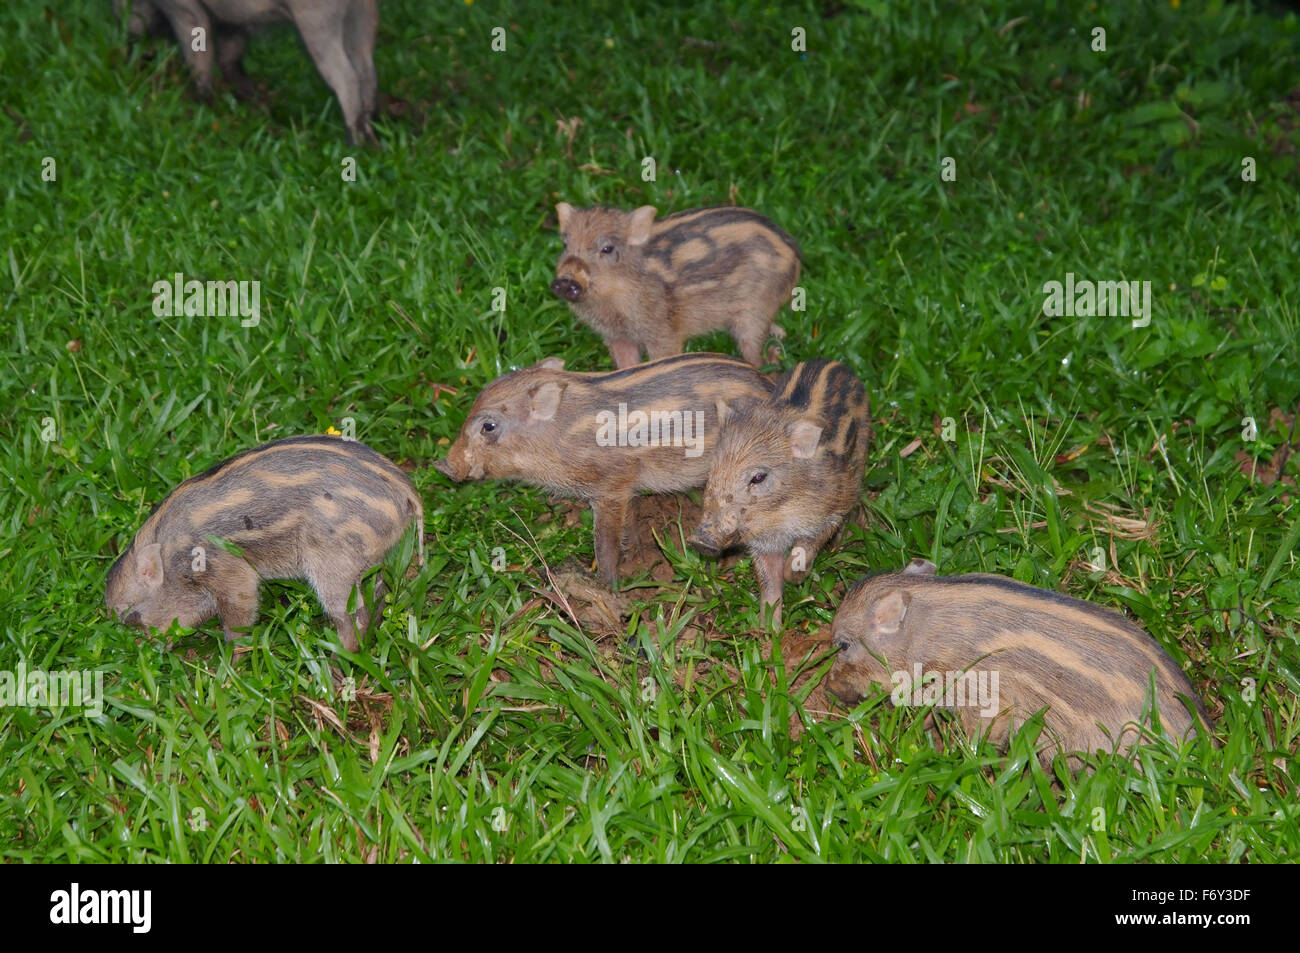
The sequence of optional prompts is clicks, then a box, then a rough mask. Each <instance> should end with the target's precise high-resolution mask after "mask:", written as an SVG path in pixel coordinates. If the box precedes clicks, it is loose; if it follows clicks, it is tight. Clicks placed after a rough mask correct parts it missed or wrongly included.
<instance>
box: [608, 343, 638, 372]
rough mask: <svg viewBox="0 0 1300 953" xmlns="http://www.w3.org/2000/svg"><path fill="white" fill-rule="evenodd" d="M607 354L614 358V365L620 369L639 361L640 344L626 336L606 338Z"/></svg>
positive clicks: (632, 365) (634, 364)
mask: <svg viewBox="0 0 1300 953" xmlns="http://www.w3.org/2000/svg"><path fill="white" fill-rule="evenodd" d="M605 344H607V345H608V346H609V355H610V357H612V358H613V359H614V366H615V367H617V368H618V369H619V370H620V371H621V370H623V368H625V367H635V366H636V365H637V364H640V363H641V345H639V344H637V342H636V341H632V340H629V339H627V338H607V339H606V340H605Z"/></svg>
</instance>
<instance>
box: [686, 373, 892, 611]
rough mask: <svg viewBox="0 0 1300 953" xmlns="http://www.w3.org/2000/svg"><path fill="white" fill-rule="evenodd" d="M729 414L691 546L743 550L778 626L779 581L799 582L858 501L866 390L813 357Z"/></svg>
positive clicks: (709, 552) (714, 550) (866, 432)
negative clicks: (751, 558)
mask: <svg viewBox="0 0 1300 953" xmlns="http://www.w3.org/2000/svg"><path fill="white" fill-rule="evenodd" d="M731 411H732V412H731V413H730V414H728V415H725V416H724V418H723V428H722V436H721V437H720V438H719V440H718V447H717V449H716V450H715V451H714V453H713V464H712V466H711V467H710V468H709V481H708V484H707V485H706V486H705V488H704V510H703V513H702V514H701V516H700V525H699V526H698V527H697V528H696V530H695V532H694V534H693V535H692V536H691V538H690V543H691V545H692V546H694V547H695V548H696V549H698V550H700V552H702V553H705V554H706V555H709V556H716V555H717V554H718V553H720V552H721V551H722V550H724V549H726V548H728V547H729V546H734V545H737V544H739V545H741V546H744V547H745V548H746V549H748V550H749V552H750V553H751V554H752V555H753V556H754V566H755V568H756V569H757V571H758V580H759V588H760V592H761V595H762V600H763V604H766V605H771V606H773V623H774V624H775V625H777V626H779V625H780V624H781V592H782V588H783V586H784V580H785V579H790V580H797V579H800V578H802V576H803V574H804V572H805V571H806V570H807V568H808V567H809V566H811V565H812V561H813V557H815V556H816V555H817V552H818V550H820V549H821V548H822V546H823V545H824V544H825V543H826V541H827V540H828V539H830V537H831V535H832V534H833V533H834V532H835V530H836V529H838V528H839V526H840V524H841V523H843V522H844V518H845V517H846V516H847V515H848V513H849V511H850V510H851V509H852V508H853V506H854V504H856V503H857V501H858V490H859V488H860V487H861V485H862V469H863V464H864V462H865V461H866V458H867V443H868V441H869V440H870V418H869V416H868V411H869V403H868V400H867V394H866V390H865V389H864V388H863V386H862V382H861V381H860V380H858V378H857V376H856V375H854V373H853V372H852V371H851V370H849V368H848V367H847V366H845V365H844V364H840V363H839V362H836V361H823V360H815V361H808V362H807V363H805V364H800V365H798V366H797V367H795V368H794V370H792V371H790V372H789V373H787V374H785V375H784V376H783V377H781V378H780V379H779V380H778V381H777V382H776V385H775V387H774V388H773V390H772V394H771V396H770V397H768V398H767V400H765V401H762V402H758V401H751V402H746V403H738V404H737V405H735V406H734V407H733V408H731ZM787 552H788V553H790V555H791V560H790V564H789V565H788V566H787V565H786V559H785V557H786V553H787Z"/></svg>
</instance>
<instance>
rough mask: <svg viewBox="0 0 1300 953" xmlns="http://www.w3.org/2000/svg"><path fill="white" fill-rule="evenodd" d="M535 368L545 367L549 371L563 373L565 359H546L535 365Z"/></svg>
mask: <svg viewBox="0 0 1300 953" xmlns="http://www.w3.org/2000/svg"><path fill="white" fill-rule="evenodd" d="M533 367H544V368H545V369H546V370H548V371H562V370H564V358H562V357H544V358H542V359H541V360H540V361H538V362H537V363H536V364H534V365H533Z"/></svg>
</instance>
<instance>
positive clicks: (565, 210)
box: [555, 202, 573, 231]
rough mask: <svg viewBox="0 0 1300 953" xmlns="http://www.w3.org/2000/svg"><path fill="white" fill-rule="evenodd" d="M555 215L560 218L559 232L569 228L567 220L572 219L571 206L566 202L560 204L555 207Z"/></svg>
mask: <svg viewBox="0 0 1300 953" xmlns="http://www.w3.org/2000/svg"><path fill="white" fill-rule="evenodd" d="M555 214H556V215H558V216H559V217H560V231H564V230H565V229H566V228H568V227H569V220H570V219H572V218H573V206H572V205H570V204H569V203H568V202H561V203H560V204H559V205H557V206H555Z"/></svg>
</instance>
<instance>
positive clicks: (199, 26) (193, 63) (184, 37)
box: [168, 0, 217, 99]
mask: <svg viewBox="0 0 1300 953" xmlns="http://www.w3.org/2000/svg"><path fill="white" fill-rule="evenodd" d="M169 11H170V12H169V15H168V19H169V20H171V24H172V30H173V31H175V33H176V42H178V43H179V44H180V46H181V55H183V56H184V57H185V62H186V63H188V64H189V67H190V70H191V71H192V72H193V73H194V88H195V89H196V90H198V93H199V96H201V97H202V98H203V99H211V98H212V62H213V50H214V48H215V47H216V39H217V38H216V37H215V36H214V35H213V33H212V24H211V22H210V21H209V20H208V14H207V11H206V10H204V9H203V7H202V5H200V4H199V3H198V2H197V0H177V2H175V3H173V4H171V5H170V7H169ZM195 30H201V31H202V33H198V34H196V33H195V32H194V31H195ZM200 37H201V38H202V42H201V44H200ZM197 45H202V47H203V48H202V49H201V50H196V49H195V48H194V47H195V46H197Z"/></svg>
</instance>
